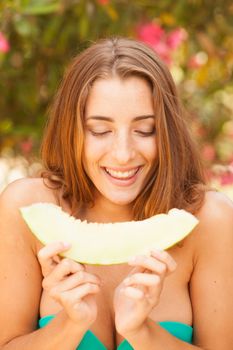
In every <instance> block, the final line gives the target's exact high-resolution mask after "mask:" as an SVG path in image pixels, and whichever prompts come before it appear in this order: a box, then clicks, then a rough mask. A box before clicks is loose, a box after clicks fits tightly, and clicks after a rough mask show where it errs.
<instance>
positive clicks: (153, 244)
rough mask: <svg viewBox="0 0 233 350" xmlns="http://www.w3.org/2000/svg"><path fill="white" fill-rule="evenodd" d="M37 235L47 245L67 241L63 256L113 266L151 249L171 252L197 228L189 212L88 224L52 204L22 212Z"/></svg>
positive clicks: (37, 204) (41, 204)
mask: <svg viewBox="0 0 233 350" xmlns="http://www.w3.org/2000/svg"><path fill="white" fill-rule="evenodd" d="M20 212H21V214H22V216H23V218H24V220H25V221H26V223H27V225H28V226H29V228H30V229H31V231H32V232H33V234H34V235H35V236H36V237H37V238H38V239H39V240H40V241H41V242H42V243H43V244H48V243H51V242H54V241H65V242H69V243H71V245H72V246H71V248H70V249H69V250H67V251H66V252H64V253H62V255H63V256H65V257H69V258H71V259H73V260H75V261H78V262H81V263H86V264H99V265H111V264H121V263H126V262H127V261H128V260H129V259H130V258H131V257H133V256H135V255H138V254H148V253H149V252H150V250H151V249H153V248H157V249H167V248H169V247H171V246H173V245H174V244H176V243H177V242H179V241H180V240H182V239H183V238H184V237H185V236H187V235H188V234H189V233H190V232H191V231H192V230H193V228H194V227H195V226H196V225H197V223H198V220H197V219H196V217H195V216H193V215H192V214H190V213H188V212H187V211H185V210H179V209H176V208H173V209H171V210H170V211H169V212H168V214H158V215H155V216H153V217H151V218H149V219H145V220H141V221H127V222H117V223H107V224H106V223H87V222H86V221H81V220H77V219H75V218H74V217H72V216H70V215H69V214H68V213H66V212H64V211H63V210H62V209H61V207H59V206H56V205H54V204H50V203H36V204H33V205H31V206H28V207H23V208H20Z"/></svg>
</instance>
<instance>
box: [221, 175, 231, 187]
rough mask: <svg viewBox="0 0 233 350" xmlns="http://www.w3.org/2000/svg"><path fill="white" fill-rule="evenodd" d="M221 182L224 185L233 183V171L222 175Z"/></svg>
mask: <svg viewBox="0 0 233 350" xmlns="http://www.w3.org/2000/svg"><path fill="white" fill-rule="evenodd" d="M220 183H221V185H222V186H224V185H231V184H233V173H230V172H228V173H226V174H223V175H221V177H220Z"/></svg>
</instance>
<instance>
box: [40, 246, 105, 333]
mask: <svg viewBox="0 0 233 350" xmlns="http://www.w3.org/2000/svg"><path fill="white" fill-rule="evenodd" d="M69 248H70V246H68V245H66V244H64V243H61V242H56V243H52V244H49V245H46V246H45V247H43V248H42V249H41V250H40V251H39V252H38V260H39V262H40V265H41V269H42V274H43V277H44V279H43V281H42V286H43V289H44V290H45V291H46V292H47V293H48V294H49V295H50V296H51V297H52V298H54V299H55V300H56V301H57V302H59V303H60V304H61V306H62V307H63V309H64V310H65V312H66V314H67V316H68V317H69V318H70V319H71V320H72V321H73V322H75V323H79V324H81V325H82V327H83V329H85V330H86V329H88V328H89V327H90V325H91V324H92V323H93V322H94V321H95V319H96V317H97V305H96V301H95V294H96V293H98V292H99V291H100V284H101V281H100V279H99V277H98V276H96V275H93V274H90V273H87V272H86V271H85V268H84V266H83V265H82V264H79V263H77V262H75V261H73V260H71V259H67V258H64V259H62V258H60V257H59V256H58V254H60V253H62V252H63V251H65V250H67V249H69Z"/></svg>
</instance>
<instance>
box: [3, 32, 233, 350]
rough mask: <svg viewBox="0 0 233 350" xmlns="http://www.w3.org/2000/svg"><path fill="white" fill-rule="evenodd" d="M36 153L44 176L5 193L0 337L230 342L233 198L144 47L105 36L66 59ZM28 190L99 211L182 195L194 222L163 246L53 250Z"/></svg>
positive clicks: (174, 346)
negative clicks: (207, 166)
mask: <svg viewBox="0 0 233 350" xmlns="http://www.w3.org/2000/svg"><path fill="white" fill-rule="evenodd" d="M42 160H43V164H44V172H43V175H42V176H41V177H40V178H33V179H23V180H19V181H16V182H14V183H12V184H11V185H9V186H8V187H7V188H6V190H5V191H4V192H3V193H2V195H1V198H0V267H1V268H0V285H1V289H0V307H1V312H0V329H1V332H0V350H16V349H17V350H29V349H30V350H31V349H33V350H42V349H43V350H54V349H62V350H71V349H72V350H73V349H76V348H77V349H78V350H90V349H95V350H101V349H102V350H103V349H105V350H106V349H108V350H113V349H118V350H129V349H135V350H148V349H156V350H164V349H166V350H195V349H197V350H198V349H203V350H204V349H205V350H206V349H208V350H220V349H221V350H229V349H231V348H233V332H232V321H233V302H232V292H233V259H232V247H233V205H232V202H231V201H230V200H228V199H227V198H226V197H225V196H224V195H222V194H220V193H217V192H214V191H211V190H209V189H208V188H207V186H206V185H205V179H204V175H203V169H202V165H201V161H200V159H199V155H198V152H197V148H196V146H195V144H194V142H193V140H192V138H191V136H190V134H189V132H188V128H187V126H186V122H185V120H184V116H183V114H182V109H181V107H180V103H179V99H178V97H177V92H176V89H175V86H174V83H173V80H172V78H171V75H170V73H169V71H168V69H167V68H166V67H165V66H164V64H163V63H162V62H161V60H160V59H159V58H158V57H157V56H156V54H155V53H154V51H153V50H152V49H150V48H148V47H147V46H145V45H144V44H142V43H139V42H137V41H134V40H129V39H124V38H117V39H106V40H102V41H99V42H97V43H96V44H93V45H92V46H91V47H90V48H88V49H87V50H85V51H84V52H82V53H81V54H80V55H78V56H77V57H76V58H75V59H74V60H73V62H72V64H71V66H70V67H69V69H68V71H67V72H66V75H65V77H64V79H63V81H62V83H61V86H60V89H59V91H58V93H57V95H56V97H55V99H54V102H53V105H52V108H51V110H50V119H49V121H48V125H47V128H46V131H45V135H44V139H43V142H42ZM36 202H50V203H54V204H57V205H59V206H61V207H62V209H63V210H65V211H66V212H68V213H70V214H72V215H74V216H75V217H77V218H80V219H82V220H87V221H88V222H102V223H107V222H119V221H130V220H142V219H145V218H148V217H150V216H152V215H155V214H158V213H162V212H167V211H168V210H169V209H170V208H173V207H176V208H182V209H185V210H187V211H190V212H191V213H193V214H194V215H195V216H196V217H197V218H198V219H199V224H198V226H197V227H196V228H195V229H194V230H193V231H192V233H191V234H190V235H189V236H188V237H187V238H185V239H184V240H183V241H182V242H181V243H180V244H177V245H176V246H174V247H172V248H170V249H169V250H168V251H157V250H154V249H153V250H152V251H151V255H150V256H143V255H142V256H136V257H135V259H134V260H132V261H130V262H129V263H128V264H121V265H113V266H94V265H84V264H79V263H78V262H75V261H72V260H70V259H62V258H60V257H59V253H61V252H63V251H65V250H66V249H68V248H69V242H56V243H54V244H51V245H48V246H45V247H43V246H42V244H41V243H40V242H39V241H38V240H37V239H36V238H35V237H34V235H33V234H32V233H31V232H30V230H29V229H28V228H27V226H26V224H25V222H24V221H23V220H22V218H21V216H20V214H19V208H20V207H22V206H27V205H31V204H33V203H36ZM145 234H146V233H145ZM39 319H40V320H39ZM38 320H39V324H38Z"/></svg>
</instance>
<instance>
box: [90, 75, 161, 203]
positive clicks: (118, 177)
mask: <svg viewBox="0 0 233 350" xmlns="http://www.w3.org/2000/svg"><path fill="white" fill-rule="evenodd" d="M155 158H156V134H155V121H154V111H153V104H152V92H151V88H150V86H149V84H148V83H147V82H146V80H144V79H142V78H138V77H135V76H134V77H129V78H126V79H125V80H121V79H120V78H118V77H114V78H109V79H100V80H97V81H95V83H94V84H93V87H92V88H91V90H90V94H89V97H88V100H87V104H86V110H85V143H84V166H85V170H86V172H87V174H88V176H89V178H90V179H91V181H92V182H93V184H94V185H95V187H96V189H97V192H96V198H97V197H98V198H101V199H102V200H103V199H104V200H106V202H111V203H114V204H117V205H128V204H130V203H131V202H132V201H133V200H134V199H135V198H136V197H137V196H138V194H139V193H140V192H141V190H142V189H143V187H144V185H145V179H146V176H147V174H148V172H149V171H150V169H151V168H152V167H153V164H154V162H155Z"/></svg>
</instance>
